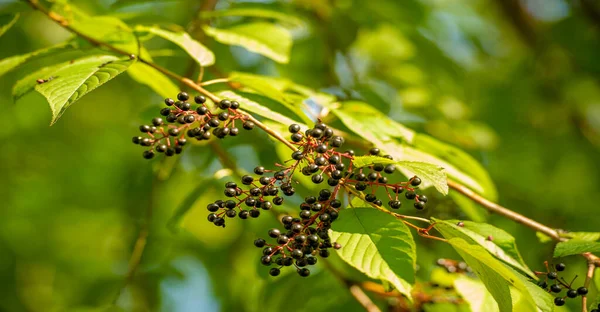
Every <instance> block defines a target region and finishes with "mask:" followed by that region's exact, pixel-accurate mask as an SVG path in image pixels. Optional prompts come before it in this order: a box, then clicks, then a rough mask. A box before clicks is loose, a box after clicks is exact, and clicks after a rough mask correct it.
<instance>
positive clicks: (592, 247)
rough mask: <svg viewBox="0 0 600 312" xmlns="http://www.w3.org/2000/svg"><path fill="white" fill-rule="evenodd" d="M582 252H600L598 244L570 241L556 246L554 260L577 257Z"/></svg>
mask: <svg viewBox="0 0 600 312" xmlns="http://www.w3.org/2000/svg"><path fill="white" fill-rule="evenodd" d="M584 252H600V243H598V242H590V241H583V240H576V239H571V240H568V241H566V242H560V243H558V244H556V248H554V258H558V257H565V256H571V255H578V254H581V253H584Z"/></svg>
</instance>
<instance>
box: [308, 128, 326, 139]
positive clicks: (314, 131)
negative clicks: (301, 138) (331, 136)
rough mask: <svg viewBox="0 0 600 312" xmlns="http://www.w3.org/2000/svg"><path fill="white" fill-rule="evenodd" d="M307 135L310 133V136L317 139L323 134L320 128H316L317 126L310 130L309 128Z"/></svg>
mask: <svg viewBox="0 0 600 312" xmlns="http://www.w3.org/2000/svg"><path fill="white" fill-rule="evenodd" d="M309 135H310V136H311V137H313V138H317V139H318V138H320V137H321V136H323V130H321V129H318V128H317V129H312V130H310V133H309Z"/></svg>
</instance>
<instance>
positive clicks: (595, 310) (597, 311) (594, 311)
mask: <svg viewBox="0 0 600 312" xmlns="http://www.w3.org/2000/svg"><path fill="white" fill-rule="evenodd" d="M599 309H600V304H599V305H598V309H593V310H592V311H590V312H600V310H599Z"/></svg>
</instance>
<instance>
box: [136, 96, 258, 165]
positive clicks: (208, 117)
mask: <svg viewBox="0 0 600 312" xmlns="http://www.w3.org/2000/svg"><path fill="white" fill-rule="evenodd" d="M189 99H190V96H189V95H188V94H187V93H185V92H180V93H179V94H177V101H175V100H173V99H170V98H167V99H165V104H166V105H167V107H165V108H163V109H161V110H160V114H161V115H162V116H164V119H163V118H162V117H156V118H154V119H152V124H151V125H141V126H140V131H141V132H143V133H145V134H146V135H147V137H141V136H135V137H133V139H132V141H133V143H134V144H139V145H141V146H144V147H148V148H149V149H148V150H146V151H144V153H143V156H144V158H146V159H151V158H153V157H154V156H155V152H158V153H164V154H165V155H166V156H173V155H175V154H180V153H181V152H182V151H183V146H184V145H185V144H186V143H187V140H186V138H185V135H184V134H186V133H187V136H188V137H189V138H195V139H196V140H198V141H201V140H208V139H210V138H211V137H212V136H216V137H217V138H220V139H222V138H225V137H226V136H228V135H229V136H236V135H238V133H239V129H238V128H237V127H236V120H239V121H240V122H241V123H242V127H243V128H244V129H246V130H251V129H252V128H254V123H253V122H252V121H250V120H248V117H247V116H245V115H243V114H240V113H239V112H238V111H237V109H238V108H239V107H240V104H239V103H238V102H236V101H229V100H221V101H220V102H219V103H218V105H217V107H218V108H219V109H220V111H219V112H216V111H215V112H213V111H211V110H210V109H209V108H208V106H207V105H206V98H205V97H204V96H201V95H197V96H195V97H194V102H195V103H196V104H199V105H198V106H197V107H193V106H192V104H191V103H190V102H188V100H189Z"/></svg>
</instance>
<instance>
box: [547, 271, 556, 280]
mask: <svg viewBox="0 0 600 312" xmlns="http://www.w3.org/2000/svg"><path fill="white" fill-rule="evenodd" d="M557 277H558V274H556V272H550V273H548V278H549V279H556V278H557Z"/></svg>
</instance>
